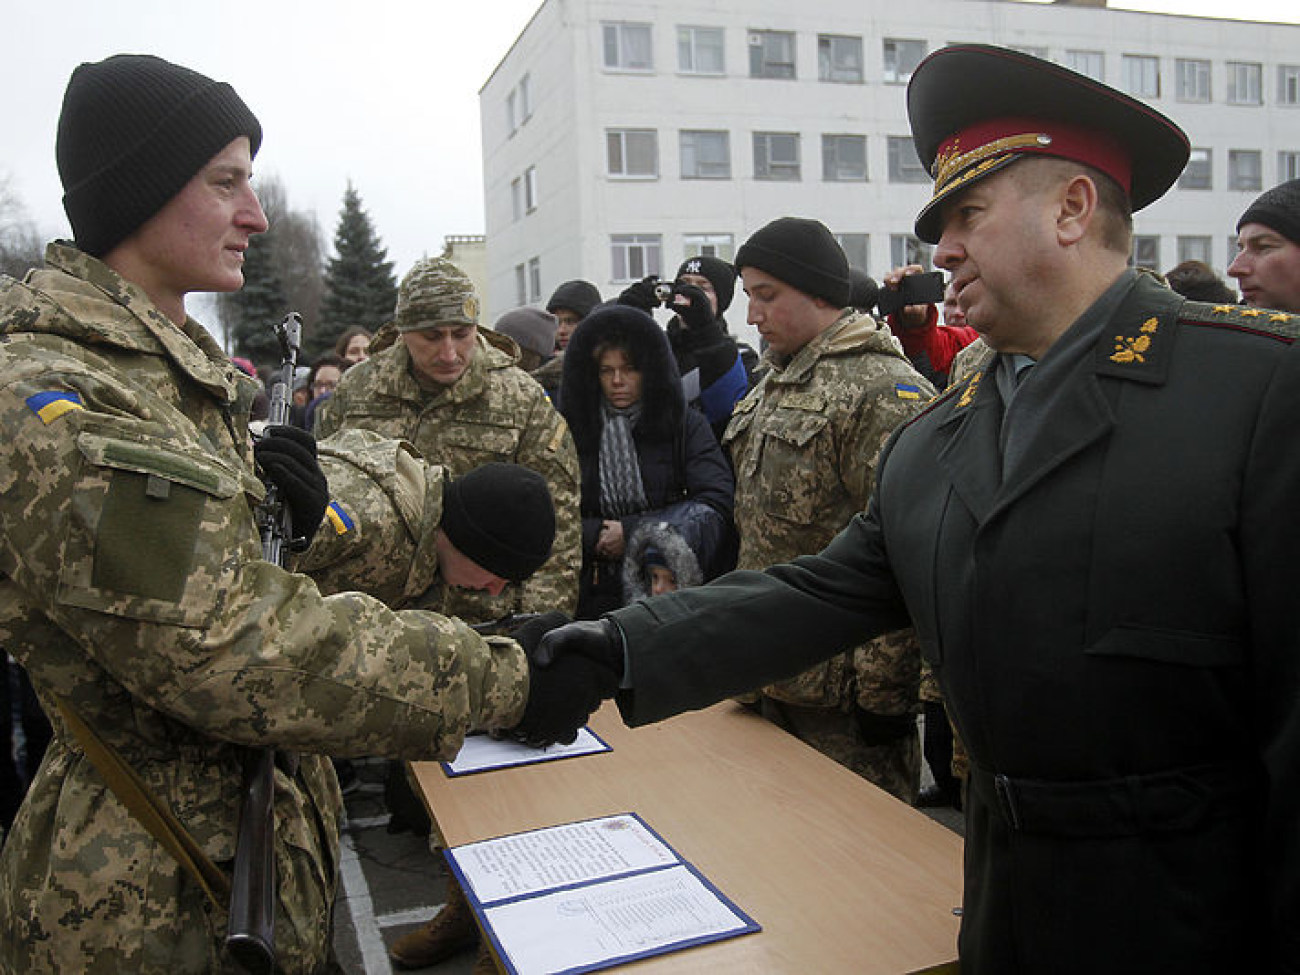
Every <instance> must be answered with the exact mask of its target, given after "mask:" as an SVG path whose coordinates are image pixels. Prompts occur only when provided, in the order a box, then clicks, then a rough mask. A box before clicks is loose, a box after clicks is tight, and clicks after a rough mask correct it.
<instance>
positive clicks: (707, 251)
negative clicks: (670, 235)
mask: <svg viewBox="0 0 1300 975" xmlns="http://www.w3.org/2000/svg"><path fill="white" fill-rule="evenodd" d="M682 250H683V252H684V253H685V256H686V257H716V258H718V259H719V260H723V261H730V260H731V259H732V258H733V257H735V255H736V245H735V243H734V242H733V239H732V236H731V234H683V235H682Z"/></svg>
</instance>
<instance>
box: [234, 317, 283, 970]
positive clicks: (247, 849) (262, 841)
mask: <svg viewBox="0 0 1300 975" xmlns="http://www.w3.org/2000/svg"><path fill="white" fill-rule="evenodd" d="M275 336H276V338H277V339H279V341H280V369H279V371H278V373H277V374H276V379H275V383H274V384H273V385H272V387H271V406H270V410H269V411H268V413H267V418H266V422H267V425H268V426H282V425H284V424H286V423H288V422H289V405H290V400H291V396H292V390H293V374H294V371H295V370H296V369H297V367H298V352H299V350H300V348H301V345H302V319H301V318H299V317H298V313H297V312H290V313H289V314H288V315H286V316H285V318H284V321H282V322H281V323H280V324H279V325H277V326H276V328H275ZM257 525H258V529H259V530H260V531H261V535H262V558H264V559H266V561H268V562H274V563H275V564H276V565H284V562H285V553H286V549H287V548H288V545H289V542H290V540H291V539H293V537H294V535H293V525H292V523H291V519H290V516H289V509H288V507H286V506H285V505H284V503H283V502H282V501H281V500H280V497H279V492H278V491H277V490H276V487H275V485H274V484H272V483H270V482H269V481H268V482H267V485H266V498H265V499H264V500H263V501H262V503H261V504H259V505H258V506H257ZM297 762H298V757H297V755H291V754H285V755H281V756H280V764H281V765H282V766H287V768H288V769H290V770H292V769H294V768H295V767H296V766H297ZM275 766H276V754H275V749H273V748H263V749H258V750H257V751H254V752H252V753H251V754H250V755H249V758H248V761H247V762H246V764H245V767H244V781H243V785H242V787H241V795H242V802H241V805H240V811H239V839H238V841H237V843H236V846H235V867H234V871H233V875H232V877H231V881H230V922H229V925H228V926H227V928H226V950H227V951H229V952H230V954H231V956H232V957H233V958H234V959H235V961H236V962H238V963H239V964H240V965H241V966H243V968H244V969H245V970H247V971H248V972H251V973H253V975H270V973H271V972H272V971H273V970H274V969H275V890H276V875H275Z"/></svg>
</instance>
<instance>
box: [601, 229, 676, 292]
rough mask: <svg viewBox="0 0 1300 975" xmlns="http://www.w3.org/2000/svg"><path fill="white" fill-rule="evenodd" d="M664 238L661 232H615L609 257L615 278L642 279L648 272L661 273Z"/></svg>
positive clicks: (618, 279)
mask: <svg viewBox="0 0 1300 975" xmlns="http://www.w3.org/2000/svg"><path fill="white" fill-rule="evenodd" d="M662 250H663V242H662V238H661V237H660V235H659V234H613V235H611V236H610V238H609V259H610V266H611V267H612V269H613V275H614V280H615V281H618V282H622V281H640V280H641V279H642V278H644V277H645V276H646V275H647V274H656V275H657V274H661V273H662V271H661V270H660V268H661V265H662V260H661V252H662Z"/></svg>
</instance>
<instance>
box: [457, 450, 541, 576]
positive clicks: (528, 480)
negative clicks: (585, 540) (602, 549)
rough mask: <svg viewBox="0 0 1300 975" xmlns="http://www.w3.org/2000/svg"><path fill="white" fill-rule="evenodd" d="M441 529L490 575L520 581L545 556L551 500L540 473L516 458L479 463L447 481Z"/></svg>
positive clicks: (465, 554) (537, 566) (535, 567)
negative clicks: (513, 459) (468, 470)
mask: <svg viewBox="0 0 1300 975" xmlns="http://www.w3.org/2000/svg"><path fill="white" fill-rule="evenodd" d="M440 525H441V527H442V530H443V533H444V534H446V536H447V538H448V539H449V540H450V541H451V544H452V545H454V546H456V548H457V549H458V550H459V551H460V553H461V554H462V555H464V556H465V557H466V558H468V559H469V560H470V561H471V562H475V563H477V564H478V565H479V566H481V567H482V568H484V569H487V570H488V571H489V572H491V573H492V574H493V575H497V576H500V577H501V578H502V579H509V580H511V581H512V582H523V581H524V580H525V579H527V578H528V577H529V576H530V575H532V574H533V573H534V572H536V571H537V570H538V569H539V568H541V566H542V563H544V562H545V561H546V560H547V559H548V558H550V557H551V545H552V543H554V541H555V505H554V503H553V502H552V501H551V491H550V489H549V488H548V487H547V486H546V479H545V478H543V477H542V475H540V474H538V473H537V472H536V471H533V470H529V469H528V468H527V467H520V466H519V465H518V464H498V463H491V464H484V465H483V466H482V467H476V468H474V469H473V470H472V471H470V472H469V473H467V474H464V475H463V476H461V477H458V478H455V479H454V480H452V481H449V482H447V484H446V486H445V487H444V488H443V492H442V521H441V522H440Z"/></svg>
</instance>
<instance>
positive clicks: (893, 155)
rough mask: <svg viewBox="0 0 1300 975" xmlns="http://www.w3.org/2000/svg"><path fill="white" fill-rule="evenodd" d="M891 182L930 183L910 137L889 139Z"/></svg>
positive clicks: (894, 136) (892, 136) (895, 136)
mask: <svg viewBox="0 0 1300 975" xmlns="http://www.w3.org/2000/svg"><path fill="white" fill-rule="evenodd" d="M889 181H890V182H891V183H928V182H930V174H929V173H927V172H926V171H925V167H924V166H922V165H921V159H920V157H919V156H917V154H916V144H915V143H913V142H912V137H911V136H909V135H891V136H890V137H889ZM894 266H895V267H898V266H899V265H897V264H895V265H894Z"/></svg>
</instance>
